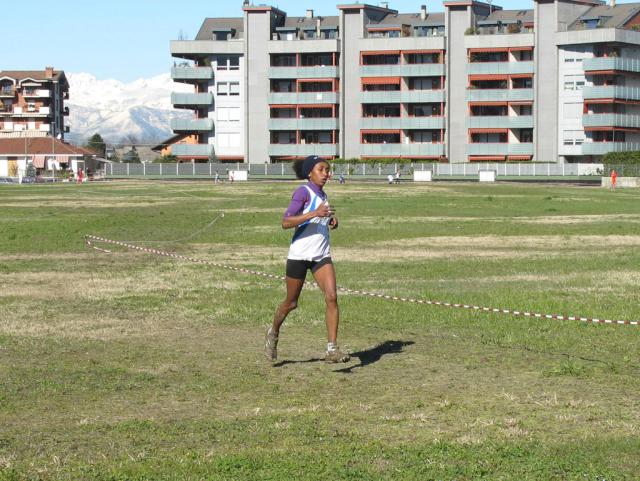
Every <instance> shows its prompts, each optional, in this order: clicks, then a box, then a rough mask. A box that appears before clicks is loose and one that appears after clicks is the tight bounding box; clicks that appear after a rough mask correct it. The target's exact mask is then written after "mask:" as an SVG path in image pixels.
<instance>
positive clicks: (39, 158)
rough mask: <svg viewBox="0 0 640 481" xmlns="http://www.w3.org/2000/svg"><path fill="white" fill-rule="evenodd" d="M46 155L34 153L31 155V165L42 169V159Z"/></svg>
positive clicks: (43, 159)
mask: <svg viewBox="0 0 640 481" xmlns="http://www.w3.org/2000/svg"><path fill="white" fill-rule="evenodd" d="M45 159H46V156H44V155H34V156H33V166H34V167H35V168H37V169H44V161H45Z"/></svg>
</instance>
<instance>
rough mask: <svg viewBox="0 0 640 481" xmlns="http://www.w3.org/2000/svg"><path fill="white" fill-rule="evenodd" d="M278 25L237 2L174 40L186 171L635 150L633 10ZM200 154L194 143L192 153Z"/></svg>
mask: <svg viewBox="0 0 640 481" xmlns="http://www.w3.org/2000/svg"><path fill="white" fill-rule="evenodd" d="M443 8H444V11H443V12H435V13H434V12H428V11H427V9H426V7H425V6H424V5H423V6H421V7H420V8H419V9H417V11H416V12H414V13H399V12H398V11H396V10H393V9H392V8H390V7H389V5H388V3H387V2H381V3H380V4H379V5H375V6H374V5H367V4H360V3H355V4H347V5H338V6H337V15H335V16H317V15H314V12H313V11H312V10H308V11H307V12H306V15H304V16H300V17H290V16H288V15H287V14H286V13H285V12H283V11H281V10H279V9H278V8H276V7H272V6H265V5H260V6H255V5H250V4H249V3H248V2H246V1H245V4H244V6H243V16H242V17H238V18H208V19H206V20H205V21H204V23H203V24H202V27H201V28H200V31H199V32H198V34H197V36H196V38H195V40H190V41H184V40H182V41H173V42H171V54H172V55H173V56H174V57H176V58H179V59H182V60H181V64H180V65H177V66H176V67H174V68H173V70H172V76H173V78H174V80H176V81H178V82H187V83H190V84H193V86H194V92H193V93H189V94H183V93H181V94H174V95H173V97H172V103H173V104H174V105H175V106H176V107H178V108H187V109H192V110H193V111H194V118H193V119H191V120H186V121H185V120H176V121H175V122H174V124H173V125H172V127H173V130H174V132H176V134H183V135H185V136H189V138H192V139H193V142H194V143H191V144H189V143H185V144H181V145H175V146H174V148H173V153H174V154H175V155H177V156H179V157H181V158H183V159H211V158H213V157H214V156H215V157H216V158H218V159H220V160H233V161H245V162H252V163H264V162H278V161H282V160H291V159H294V158H299V157H304V156H307V155H311V154H315V155H319V156H323V157H326V158H336V157H342V158H385V157H396V158H410V159H424V160H448V161H449V162H456V163H459V162H474V161H539V162H593V161H598V160H600V159H601V156H602V155H603V154H605V153H607V152H609V151H625V150H640V31H638V29H639V28H640V3H629V4H620V5H616V4H615V1H613V0H612V1H610V3H607V4H605V3H604V1H600V0H533V2H532V8H531V9H528V10H505V9H503V8H502V7H500V6H498V5H495V4H491V3H485V2H481V1H474V0H447V1H445V2H444V4H443ZM195 142H197V143H195Z"/></svg>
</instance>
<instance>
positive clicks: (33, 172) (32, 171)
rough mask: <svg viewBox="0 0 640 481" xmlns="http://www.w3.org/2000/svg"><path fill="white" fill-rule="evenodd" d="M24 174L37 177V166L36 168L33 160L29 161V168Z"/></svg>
mask: <svg viewBox="0 0 640 481" xmlns="http://www.w3.org/2000/svg"><path fill="white" fill-rule="evenodd" d="M24 175H25V176H26V177H35V176H36V168H35V166H34V165H33V162H29V163H28V164H27V169H26V170H25V173H24Z"/></svg>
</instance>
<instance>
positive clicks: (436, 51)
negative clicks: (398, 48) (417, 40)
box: [402, 50, 444, 54]
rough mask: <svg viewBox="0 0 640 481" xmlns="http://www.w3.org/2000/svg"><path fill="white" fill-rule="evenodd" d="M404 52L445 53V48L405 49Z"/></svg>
mask: <svg viewBox="0 0 640 481" xmlns="http://www.w3.org/2000/svg"><path fill="white" fill-rule="evenodd" d="M402 53H405V54H406V53H444V50H403V51H402Z"/></svg>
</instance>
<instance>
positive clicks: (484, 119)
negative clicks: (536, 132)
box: [467, 115, 533, 129]
mask: <svg viewBox="0 0 640 481" xmlns="http://www.w3.org/2000/svg"><path fill="white" fill-rule="evenodd" d="M467 127H468V128H470V129H532V128H533V116H532V115H517V116H515V115H514V116H508V115H504V116H478V117H468V118H467Z"/></svg>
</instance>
